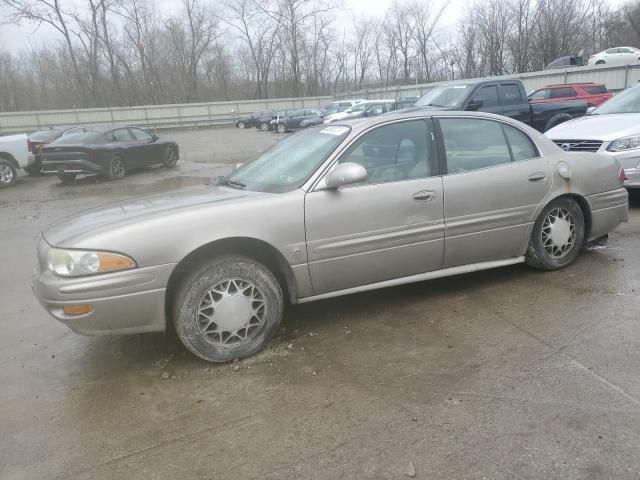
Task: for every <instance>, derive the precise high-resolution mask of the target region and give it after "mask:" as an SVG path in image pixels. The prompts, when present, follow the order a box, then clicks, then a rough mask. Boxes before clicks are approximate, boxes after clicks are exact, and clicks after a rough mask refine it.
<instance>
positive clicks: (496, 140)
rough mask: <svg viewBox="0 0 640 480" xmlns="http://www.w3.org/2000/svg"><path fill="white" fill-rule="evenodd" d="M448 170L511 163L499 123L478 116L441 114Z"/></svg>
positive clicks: (455, 170) (477, 168)
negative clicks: (463, 116)
mask: <svg viewBox="0 0 640 480" xmlns="http://www.w3.org/2000/svg"><path fill="white" fill-rule="evenodd" d="M440 128H441V130H442V137H443V140H444V146H445V154H446V157H447V171H448V173H463V172H469V171H472V170H479V169H481V168H488V167H494V166H497V165H503V164H506V163H511V155H510V154H509V147H508V145H507V141H506V138H505V136H504V133H502V127H501V125H500V123H498V122H494V121H491V120H483V119H477V118H441V119H440Z"/></svg>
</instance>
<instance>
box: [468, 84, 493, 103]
mask: <svg viewBox="0 0 640 480" xmlns="http://www.w3.org/2000/svg"><path fill="white" fill-rule="evenodd" d="M473 99H474V100H476V99H477V100H482V107H480V108H486V107H495V106H496V105H498V87H496V86H495V85H494V86H490V87H482V88H481V89H480V90H478V91H477V92H476V93H474V94H473Z"/></svg>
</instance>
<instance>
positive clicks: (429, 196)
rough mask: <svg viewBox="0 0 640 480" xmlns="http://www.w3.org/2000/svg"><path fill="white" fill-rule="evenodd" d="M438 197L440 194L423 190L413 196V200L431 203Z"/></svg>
mask: <svg viewBox="0 0 640 480" xmlns="http://www.w3.org/2000/svg"><path fill="white" fill-rule="evenodd" d="M437 197H438V193H437V192H434V191H432V190H422V191H421V192H416V193H414V194H413V199H414V200H415V201H416V202H430V201H432V200H435V199H436V198H437Z"/></svg>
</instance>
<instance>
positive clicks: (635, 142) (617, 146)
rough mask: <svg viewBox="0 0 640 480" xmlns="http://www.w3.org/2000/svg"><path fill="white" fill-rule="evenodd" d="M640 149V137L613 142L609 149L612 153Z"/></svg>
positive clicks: (635, 136) (632, 136)
mask: <svg viewBox="0 0 640 480" xmlns="http://www.w3.org/2000/svg"><path fill="white" fill-rule="evenodd" d="M636 148H640V135H631V136H630V137H623V138H619V139H617V140H614V141H613V142H611V145H609V147H607V150H609V151H610V152H622V151H624V150H634V149H636Z"/></svg>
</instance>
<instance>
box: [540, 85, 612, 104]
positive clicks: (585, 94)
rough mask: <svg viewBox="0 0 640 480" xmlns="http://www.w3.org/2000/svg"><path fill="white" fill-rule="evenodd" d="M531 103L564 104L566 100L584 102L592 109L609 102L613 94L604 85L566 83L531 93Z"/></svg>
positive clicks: (548, 86)
mask: <svg viewBox="0 0 640 480" xmlns="http://www.w3.org/2000/svg"><path fill="white" fill-rule="evenodd" d="M528 97H529V102H531V103H552V102H564V101H565V100H582V101H583V102H587V103H588V104H589V106H590V107H597V106H598V105H600V104H601V103H602V102H605V101H607V100H609V99H610V98H611V97H612V94H611V93H610V92H609V91H608V90H607V87H606V86H605V85H604V84H603V83H565V84H561V85H547V86H546V87H542V88H539V89H537V90H534V91H533V92H531V93H529V95H528Z"/></svg>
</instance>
